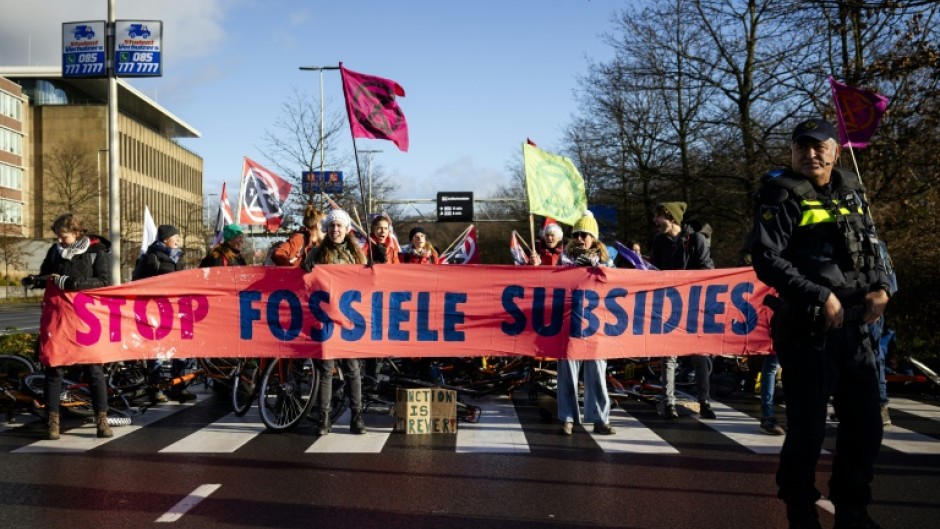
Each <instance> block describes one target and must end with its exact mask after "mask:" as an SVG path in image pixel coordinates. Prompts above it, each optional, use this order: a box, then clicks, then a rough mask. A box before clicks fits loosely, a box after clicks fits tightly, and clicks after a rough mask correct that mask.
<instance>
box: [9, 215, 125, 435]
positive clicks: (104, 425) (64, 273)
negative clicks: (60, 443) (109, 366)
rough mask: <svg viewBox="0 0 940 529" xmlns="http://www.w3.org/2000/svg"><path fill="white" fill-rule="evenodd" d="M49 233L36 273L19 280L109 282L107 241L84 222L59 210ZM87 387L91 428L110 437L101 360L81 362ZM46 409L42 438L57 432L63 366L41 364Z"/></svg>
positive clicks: (78, 286) (35, 283)
mask: <svg viewBox="0 0 940 529" xmlns="http://www.w3.org/2000/svg"><path fill="white" fill-rule="evenodd" d="M52 233H54V234H55V236H56V238H57V239H58V241H57V242H56V243H55V244H53V245H52V247H51V248H49V251H48V252H46V257H45V259H43V261H42V264H41V265H40V267H39V276H34V275H31V276H27V277H26V278H24V279H23V284H24V285H26V286H32V287H34V288H46V286H47V284H49V283H52V284H55V286H57V287H58V288H59V289H60V290H64V291H67V292H75V291H78V290H88V289H92V288H99V287H104V286H108V285H110V284H111V242H110V241H108V240H107V239H105V238H104V237H102V236H100V235H86V233H87V230H86V229H85V225H84V223H83V222H82V221H81V219H79V217H78V216H76V215H74V214H72V213H63V214H61V215H59V216H58V217H56V219H55V221H53V223H52ZM81 367H82V370H83V372H84V376H85V378H86V379H87V380H88V382H89V389H90V390H91V406H92V409H93V410H94V412H95V428H96V435H97V436H98V437H112V436H113V435H114V433H113V432H112V431H111V427H110V426H109V425H108V386H107V381H106V380H105V375H104V369H103V368H102V366H101V364H86V365H83V366H81ZM45 375H46V381H45V388H44V390H43V391H44V395H45V399H46V411H47V412H48V419H47V423H48V431H47V435H46V438H47V439H49V440H56V439H59V438H60V437H61V434H60V431H59V429H60V424H61V415H60V406H59V404H60V399H61V395H62V378H63V376H64V375H63V369H62V368H61V367H50V366H46V368H45Z"/></svg>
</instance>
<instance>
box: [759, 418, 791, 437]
mask: <svg viewBox="0 0 940 529" xmlns="http://www.w3.org/2000/svg"><path fill="white" fill-rule="evenodd" d="M760 433H765V434H767V435H784V434H785V433H787V432H786V430H784V429H783V428H782V427H781V426H780V425H779V424H777V419H775V418H774V417H764V418H763V419H761V420H760Z"/></svg>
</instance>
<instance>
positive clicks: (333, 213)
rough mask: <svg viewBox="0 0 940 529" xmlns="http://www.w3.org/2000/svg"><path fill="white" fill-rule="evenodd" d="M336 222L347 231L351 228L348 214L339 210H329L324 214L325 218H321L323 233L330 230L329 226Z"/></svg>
mask: <svg viewBox="0 0 940 529" xmlns="http://www.w3.org/2000/svg"><path fill="white" fill-rule="evenodd" d="M334 222H338V223H340V224H342V225H343V226H345V227H346V229H347V230H348V229H349V227H350V226H352V220H350V218H349V213H346V212H345V211H343V210H341V209H331V210H330V212H329V213H327V214H326V217H324V218H323V231H327V230H328V229H329V228H330V224H333V223H334Z"/></svg>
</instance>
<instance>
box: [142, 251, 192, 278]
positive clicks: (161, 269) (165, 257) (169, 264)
mask: <svg viewBox="0 0 940 529" xmlns="http://www.w3.org/2000/svg"><path fill="white" fill-rule="evenodd" d="M168 250H169V248H167V247H166V246H164V245H162V244H158V243H156V242H154V243H153V244H151V245H150V246H148V247H147V253H145V254H144V255H143V256H141V258H140V262H138V263H137V266H136V267H135V268H134V277H133V279H134V280H137V279H144V278H147V277H153V276H159V275H163V274H169V273H171V272H179V271H180V270H182V269H183V263H182V262H180V261H177V262H175V263H174V262H173V259H170V254H169V253H168Z"/></svg>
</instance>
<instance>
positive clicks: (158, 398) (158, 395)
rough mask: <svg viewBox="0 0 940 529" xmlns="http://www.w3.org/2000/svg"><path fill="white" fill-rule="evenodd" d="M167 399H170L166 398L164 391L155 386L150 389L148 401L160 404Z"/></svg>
mask: <svg viewBox="0 0 940 529" xmlns="http://www.w3.org/2000/svg"><path fill="white" fill-rule="evenodd" d="M169 400H170V399H168V398H166V393H164V392H163V391H162V390H159V389H156V388H153V389H151V390H150V402H152V403H153V404H160V403H163V402H167V401H169Z"/></svg>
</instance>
